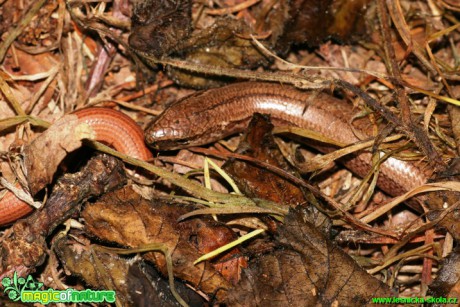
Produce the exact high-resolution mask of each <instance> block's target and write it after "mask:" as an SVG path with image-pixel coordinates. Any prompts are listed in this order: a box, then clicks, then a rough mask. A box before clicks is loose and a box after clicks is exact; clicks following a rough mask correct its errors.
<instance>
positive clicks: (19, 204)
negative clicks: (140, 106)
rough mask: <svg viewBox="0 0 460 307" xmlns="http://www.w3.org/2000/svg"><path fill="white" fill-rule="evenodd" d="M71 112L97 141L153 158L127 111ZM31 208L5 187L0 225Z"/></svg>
mask: <svg viewBox="0 0 460 307" xmlns="http://www.w3.org/2000/svg"><path fill="white" fill-rule="evenodd" d="M73 114H75V115H77V116H78V118H79V120H80V121H81V122H82V123H86V124H88V125H89V126H90V127H91V128H92V129H93V131H94V132H95V140H96V141H100V142H103V143H105V144H107V145H110V146H112V147H113V148H115V149H116V150H118V151H120V152H123V153H125V154H127V155H130V156H132V157H135V158H138V159H142V160H149V159H151V158H152V153H151V152H150V151H149V150H148V148H147V147H146V146H145V143H144V133H143V131H142V130H141V129H140V127H139V126H138V125H137V124H136V123H135V122H134V121H133V120H132V119H131V118H130V117H128V116H127V115H125V114H123V113H121V112H118V111H115V110H112V109H108V108H88V109H81V110H78V111H76V112H74V113H73ZM17 187H19V185H17ZM32 211H33V208H32V207H31V206H29V205H28V204H26V203H25V202H23V201H22V200H20V199H18V198H16V196H15V195H14V194H13V193H11V192H10V191H8V192H6V194H5V196H4V197H3V198H2V200H1V201H0V226H1V225H6V224H9V223H12V222H14V221H16V220H17V219H19V218H21V217H23V216H25V215H27V214H29V213H30V212H32Z"/></svg>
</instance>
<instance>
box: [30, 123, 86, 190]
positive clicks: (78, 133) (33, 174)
mask: <svg viewBox="0 0 460 307" xmlns="http://www.w3.org/2000/svg"><path fill="white" fill-rule="evenodd" d="M92 135H93V133H92V130H91V129H90V127H89V126H88V125H86V124H82V123H81V122H80V121H79V120H78V117H77V116H76V115H66V116H64V117H62V118H61V119H59V120H57V121H56V122H55V123H54V124H53V125H51V127H50V128H48V130H46V131H45V132H44V133H42V134H41V135H39V136H38V137H37V138H35V139H34V140H33V141H32V143H30V144H29V145H27V146H26V147H25V149H24V156H25V165H26V169H27V177H28V178H29V187H30V190H31V192H32V194H36V193H37V192H38V191H40V190H41V189H43V188H44V187H45V186H46V185H47V184H49V183H51V181H52V180H53V176H54V174H55V173H56V170H57V168H58V166H59V164H60V163H61V162H62V160H64V158H65V157H66V156H67V154H68V153H69V152H71V151H74V150H76V149H77V148H80V147H81V145H82V143H81V141H82V140H83V139H85V138H88V139H91V138H93V137H92Z"/></svg>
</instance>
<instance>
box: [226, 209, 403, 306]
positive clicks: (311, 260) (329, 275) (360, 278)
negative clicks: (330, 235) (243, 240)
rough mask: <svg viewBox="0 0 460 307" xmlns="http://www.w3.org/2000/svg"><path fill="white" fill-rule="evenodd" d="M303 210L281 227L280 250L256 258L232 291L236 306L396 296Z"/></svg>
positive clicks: (349, 303) (343, 301) (350, 301)
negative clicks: (319, 229) (328, 236)
mask: <svg viewBox="0 0 460 307" xmlns="http://www.w3.org/2000/svg"><path fill="white" fill-rule="evenodd" d="M300 210H301V209H299V210H297V209H294V210H291V212H290V213H289V215H287V216H286V219H285V225H283V226H280V227H279V232H278V235H277V238H276V239H277V242H278V247H279V248H278V249H277V250H275V251H274V252H272V253H270V254H266V255H262V256H260V257H258V258H255V259H254V260H253V261H251V263H250V268H249V269H246V270H244V271H243V276H242V279H241V281H240V283H239V284H238V285H237V286H236V287H235V288H233V289H232V290H230V291H229V293H228V298H227V300H226V301H225V303H227V304H228V305H230V306H268V305H269V306H307V305H309V306H314V305H322V306H331V305H332V304H339V305H340V306H357V305H365V304H367V303H369V302H370V299H371V298H372V297H379V296H382V297H386V296H393V295H394V293H392V291H391V289H390V288H389V287H388V286H387V285H385V284H384V283H382V282H381V281H379V280H377V279H376V278H374V277H373V276H371V275H369V274H368V273H367V272H366V271H365V270H363V269H362V268H361V267H360V266H358V264H357V263H356V262H355V261H354V260H353V259H352V258H351V257H350V256H348V255H347V254H345V253H344V252H343V251H342V250H341V249H340V248H339V247H337V246H336V245H335V244H334V243H332V242H331V241H330V240H328V239H327V238H326V237H325V236H324V235H323V234H322V233H320V232H319V231H318V230H317V228H316V227H314V226H313V225H312V224H310V223H309V222H306V221H305V219H304V217H303V213H302V212H301V211H300Z"/></svg>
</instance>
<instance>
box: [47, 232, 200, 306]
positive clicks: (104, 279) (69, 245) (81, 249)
mask: <svg viewBox="0 0 460 307" xmlns="http://www.w3.org/2000/svg"><path fill="white" fill-rule="evenodd" d="M79 240H81V241H82V242H84V241H85V239H83V238H79ZM55 251H56V253H57V254H58V255H59V258H60V261H61V262H62V263H63V265H64V267H65V268H66V270H68V271H70V273H71V274H72V275H77V276H79V277H81V278H83V279H84V280H85V282H86V283H87V284H89V285H91V286H92V287H95V288H98V289H111V290H115V291H116V295H117V300H119V301H120V303H122V305H123V306H145V304H146V302H148V304H149V305H150V306H152V305H154V306H160V305H161V306H180V304H179V303H178V302H177V301H176V299H175V298H174V296H173V295H172V294H171V291H170V290H169V286H168V282H167V281H166V280H164V279H162V278H160V276H158V272H157V271H155V270H152V269H150V268H149V267H148V265H147V264H145V263H144V262H142V261H141V260H140V259H138V260H137V261H133V260H132V259H127V258H125V257H119V256H117V255H116V254H112V253H105V252H102V251H98V250H97V249H93V247H92V246H90V245H85V244H82V243H80V242H77V241H75V240H72V239H69V238H68V237H62V238H60V239H58V241H57V242H56V243H55ZM95 257H97V258H98V259H97V260H95ZM175 288H176V289H177V291H178V293H179V294H180V296H181V297H182V298H183V299H184V300H185V301H186V302H187V303H188V304H190V305H197V304H199V305H202V304H203V303H204V299H203V298H202V297H200V296H199V295H198V294H197V293H196V292H194V291H192V290H191V289H190V288H188V287H186V286H185V285H184V284H183V283H181V282H176V283H175Z"/></svg>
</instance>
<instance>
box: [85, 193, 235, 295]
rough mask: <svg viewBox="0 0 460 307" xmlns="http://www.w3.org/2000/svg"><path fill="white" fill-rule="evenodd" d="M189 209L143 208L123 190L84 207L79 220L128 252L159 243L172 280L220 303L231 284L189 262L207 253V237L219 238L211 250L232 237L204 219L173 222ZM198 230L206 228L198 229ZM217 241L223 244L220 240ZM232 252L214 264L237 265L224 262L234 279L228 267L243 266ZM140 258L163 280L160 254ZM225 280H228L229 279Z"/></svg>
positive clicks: (134, 196)
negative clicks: (165, 252) (169, 258)
mask: <svg viewBox="0 0 460 307" xmlns="http://www.w3.org/2000/svg"><path fill="white" fill-rule="evenodd" d="M191 210H193V208H192V207H189V208H187V207H184V206H181V205H178V204H173V203H168V202H165V201H164V200H155V201H153V203H149V202H148V201H147V200H145V199H142V198H141V197H140V196H139V195H138V194H137V193H134V192H133V191H132V189H131V188H129V187H127V188H124V189H120V190H118V191H116V192H115V193H112V194H106V195H105V196H104V197H102V198H101V199H99V200H98V201H97V202H95V203H88V204H87V206H86V207H85V209H84V211H83V212H82V216H83V217H84V219H85V222H86V228H87V230H88V231H89V232H91V233H92V234H93V235H95V236H97V237H98V238H100V239H102V240H105V241H110V242H116V243H118V244H120V245H123V246H128V247H139V246H145V245H148V244H162V245H163V246H164V247H165V248H166V249H167V250H169V251H170V252H171V253H172V255H171V256H172V261H173V267H174V276H175V277H177V278H180V279H182V280H184V281H186V282H188V283H190V284H191V285H192V286H193V287H195V288H197V289H200V290H202V291H203V292H205V293H208V294H211V295H213V294H215V295H216V296H217V297H218V298H223V297H225V293H226V290H227V289H230V288H231V283H230V282H229V281H227V280H226V279H225V278H224V277H223V275H222V274H221V273H219V272H218V271H217V270H216V268H214V266H213V265H212V264H211V263H210V262H207V261H205V262H202V263H199V264H197V265H193V262H194V261H195V260H196V259H197V258H198V257H199V256H201V255H202V254H203V253H204V251H206V250H208V247H206V246H209V245H210V243H206V242H207V241H208V240H211V241H212V240H213V237H211V238H209V235H210V233H212V234H213V235H214V236H216V237H221V238H220V239H217V240H214V241H216V242H218V243H216V242H214V243H212V245H213V246H216V245H222V244H226V243H228V239H229V238H230V239H231V238H232V237H233V235H231V236H230V237H229V236H228V235H225V234H224V233H228V230H229V228H227V227H225V226H224V225H223V224H218V223H216V222H213V221H210V220H209V219H208V220H205V219H196V218H195V219H190V220H187V221H183V222H180V223H178V222H177V220H178V218H179V216H181V215H183V214H184V213H186V212H189V211H191ZM204 227H206V228H210V229H209V230H207V229H202V228H204ZM223 229H225V231H224V232H223V231H222V230H223ZM221 234H223V235H221ZM222 237H223V238H225V237H227V239H224V240H222ZM200 246H201V247H200ZM200 250H203V252H200ZM236 251H237V250H236ZM233 253H235V250H233ZM237 253H238V252H236V254H233V255H232V254H231V253H230V254H229V255H230V259H218V261H217V264H219V263H222V261H237V264H233V263H231V262H230V264H229V265H228V266H233V269H231V270H235V269H236V271H237V273H238V274H239V271H240V268H238V267H236V268H235V267H234V266H235V265H238V264H240V265H241V264H244V263H241V262H240V261H239V260H238V257H235V256H237ZM240 257H241V255H240ZM145 259H146V260H149V261H152V262H154V263H155V264H156V265H157V267H158V268H159V269H160V270H161V271H162V273H163V274H164V275H165V276H166V275H167V274H166V273H167V272H166V263H165V257H164V255H163V254H162V253H161V252H150V253H147V254H145ZM224 268H227V266H224ZM218 269H219V267H218ZM232 276H233V275H232ZM230 279H231V280H232V279H233V280H234V277H230Z"/></svg>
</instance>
